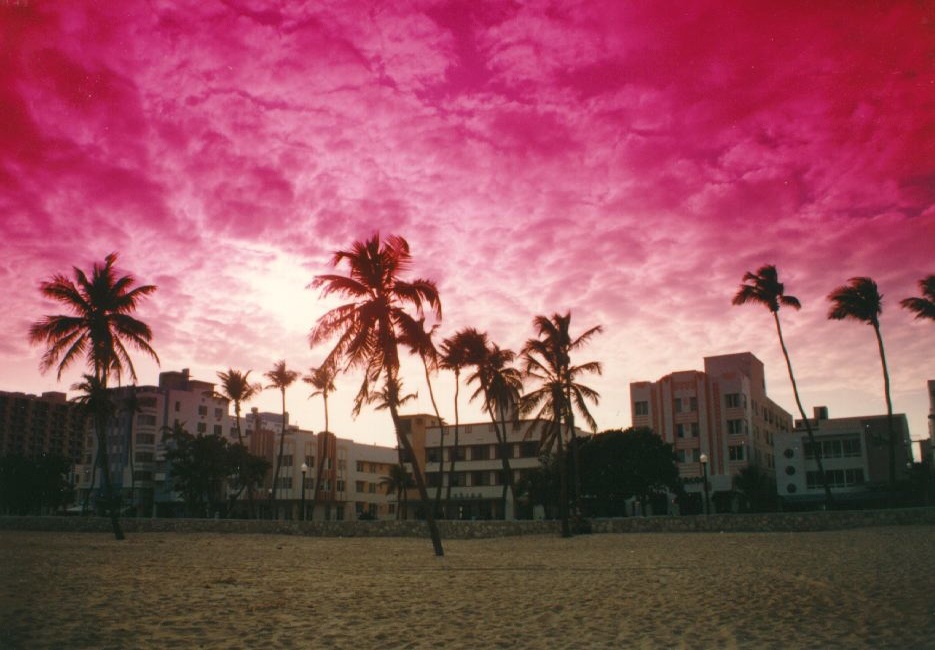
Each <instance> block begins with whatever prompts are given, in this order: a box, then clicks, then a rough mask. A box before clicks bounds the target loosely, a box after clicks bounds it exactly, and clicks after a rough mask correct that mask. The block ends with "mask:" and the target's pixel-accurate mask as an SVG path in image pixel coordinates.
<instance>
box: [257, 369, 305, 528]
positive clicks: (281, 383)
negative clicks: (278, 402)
mask: <svg viewBox="0 0 935 650" xmlns="http://www.w3.org/2000/svg"><path fill="white" fill-rule="evenodd" d="M264 376H265V377H266V378H267V379H269V380H270V382H271V383H270V385H269V386H267V388H275V389H276V390H278V391H279V393H280V394H281V395H282V431H280V433H279V454H278V455H277V456H276V471H275V472H274V473H273V491H272V495H271V496H270V507H271V508H272V511H273V516H274V517H275V516H276V514H275V513H276V493H277V490H278V489H279V472H280V470H281V469H282V454H283V450H284V448H285V445H286V424H287V422H288V421H287V418H288V414H287V413H286V389H287V388H289V386H291V385H292V384H293V383H295V380H296V379H298V378H299V373H298V372H296V371H295V370H289V369H288V368H286V361H285V359H281V360H279V361H277V362H276V363H275V364H274V365H273V369H272V370H270V371H268V372H266V373H265V375H264Z"/></svg>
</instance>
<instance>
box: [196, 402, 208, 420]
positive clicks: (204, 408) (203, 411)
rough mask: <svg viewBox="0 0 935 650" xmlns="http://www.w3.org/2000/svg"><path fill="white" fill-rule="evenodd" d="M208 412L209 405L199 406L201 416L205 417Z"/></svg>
mask: <svg viewBox="0 0 935 650" xmlns="http://www.w3.org/2000/svg"><path fill="white" fill-rule="evenodd" d="M207 414H208V407H207V406H205V405H204V404H202V405H201V406H199V407H198V415H200V416H201V417H204V416H206V415H207Z"/></svg>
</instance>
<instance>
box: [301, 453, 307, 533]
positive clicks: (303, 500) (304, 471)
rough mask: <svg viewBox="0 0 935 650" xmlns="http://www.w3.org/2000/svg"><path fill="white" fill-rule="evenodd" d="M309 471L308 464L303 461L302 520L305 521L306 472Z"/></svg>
mask: <svg viewBox="0 0 935 650" xmlns="http://www.w3.org/2000/svg"><path fill="white" fill-rule="evenodd" d="M306 472H308V465H307V464H306V463H302V521H305V474H306Z"/></svg>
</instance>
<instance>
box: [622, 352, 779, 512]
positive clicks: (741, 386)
mask: <svg viewBox="0 0 935 650" xmlns="http://www.w3.org/2000/svg"><path fill="white" fill-rule="evenodd" d="M630 412H631V414H632V424H633V426H634V427H649V428H651V429H652V430H653V431H655V432H656V433H657V434H658V435H660V436H662V438H663V440H665V441H666V442H668V443H670V444H671V445H672V446H673V447H674V448H675V453H676V456H677V458H678V463H677V464H678V468H679V475H680V476H681V477H682V479H683V481H684V482H685V487H686V491H688V492H689V493H690V495H693V497H692V498H694V499H696V500H698V503H697V507H696V508H694V509H695V510H697V511H701V501H700V499H701V494H702V491H703V474H704V473H705V470H707V476H708V485H709V488H710V491H711V501H712V506H713V507H714V509H715V510H727V509H729V508H731V507H732V505H731V504H730V503H729V502H730V496H729V495H730V494H731V492H732V491H733V481H734V477H735V476H737V474H738V473H739V472H740V471H741V470H743V469H744V468H746V467H750V466H756V467H758V468H760V469H761V470H763V472H764V473H765V474H767V475H769V476H773V475H775V457H774V452H773V445H774V438H775V436H777V435H779V434H782V433H787V432H789V431H791V430H792V416H791V415H790V414H789V413H788V412H787V411H785V410H784V409H783V408H781V407H780V406H779V405H777V404H776V403H775V402H773V401H772V400H771V399H770V398H769V397H768V396H767V394H766V378H765V373H764V368H763V363H762V362H761V361H760V360H759V359H757V358H756V357H755V356H754V355H753V354H751V353H749V352H741V353H738V354H725V355H720V356H712V357H705V359H704V371H703V372H702V371H697V370H686V371H679V372H673V373H671V374H668V375H666V376H664V377H662V378H661V379H659V380H657V381H654V382H652V381H641V382H634V383H631V384H630ZM702 460H705V461H706V463H705V467H703V466H702Z"/></svg>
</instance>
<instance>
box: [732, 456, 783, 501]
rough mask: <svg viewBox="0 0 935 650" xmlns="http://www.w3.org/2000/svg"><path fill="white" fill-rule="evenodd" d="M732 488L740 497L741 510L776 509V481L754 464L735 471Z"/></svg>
mask: <svg viewBox="0 0 935 650" xmlns="http://www.w3.org/2000/svg"><path fill="white" fill-rule="evenodd" d="M734 490H735V491H736V492H737V493H739V495H740V497H741V502H740V510H741V511H742V512H772V511H773V510H775V509H776V500H777V497H776V481H775V480H774V479H772V478H770V476H769V475H768V474H766V472H764V471H763V470H762V469H760V468H759V467H757V466H756V465H749V466H747V467H744V468H743V469H741V470H740V471H739V472H738V473H737V475H736V476H735V477H734Z"/></svg>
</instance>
